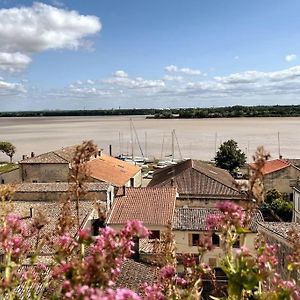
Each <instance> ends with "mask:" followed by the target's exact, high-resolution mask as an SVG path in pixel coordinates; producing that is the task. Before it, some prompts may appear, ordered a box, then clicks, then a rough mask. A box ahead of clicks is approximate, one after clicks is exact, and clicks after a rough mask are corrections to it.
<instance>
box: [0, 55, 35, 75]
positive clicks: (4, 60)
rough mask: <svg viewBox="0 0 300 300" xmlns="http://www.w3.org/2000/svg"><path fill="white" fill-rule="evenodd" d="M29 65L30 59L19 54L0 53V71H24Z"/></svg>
mask: <svg viewBox="0 0 300 300" xmlns="http://www.w3.org/2000/svg"><path fill="white" fill-rule="evenodd" d="M30 63H31V58H30V57H29V56H27V55H25V54H22V53H20V52H15V53H7V52H0V70H3V71H8V72H11V73H13V72H18V71H21V70H24V69H25V68H26V67H27V66H28V65H29V64H30Z"/></svg>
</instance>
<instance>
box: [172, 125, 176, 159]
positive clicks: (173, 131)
mask: <svg viewBox="0 0 300 300" xmlns="http://www.w3.org/2000/svg"><path fill="white" fill-rule="evenodd" d="M174 134H175V129H173V130H172V161H173V160H174Z"/></svg>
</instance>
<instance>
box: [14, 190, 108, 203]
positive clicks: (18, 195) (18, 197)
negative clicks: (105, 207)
mask: <svg viewBox="0 0 300 300" xmlns="http://www.w3.org/2000/svg"><path fill="white" fill-rule="evenodd" d="M67 196H68V194H67V192H56V191H49V192H15V193H14V195H13V200H14V201H60V199H62V197H67ZM107 197H108V195H107V192H106V191H101V192H88V193H87V194H86V195H85V196H84V197H83V199H84V200H93V201H94V200H95V201H97V200H100V201H103V202H105V203H106V201H107ZM83 199H82V200H83Z"/></svg>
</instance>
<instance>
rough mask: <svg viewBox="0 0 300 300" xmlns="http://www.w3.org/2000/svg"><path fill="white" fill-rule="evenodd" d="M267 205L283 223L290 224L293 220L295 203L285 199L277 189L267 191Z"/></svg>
mask: <svg viewBox="0 0 300 300" xmlns="http://www.w3.org/2000/svg"><path fill="white" fill-rule="evenodd" d="M265 205H266V207H267V208H268V209H271V210H272V211H273V213H274V214H276V215H277V216H278V217H279V218H280V219H282V220H283V221H285V222H290V221H291V220H292V216H293V203H292V202H290V201H289V200H288V199H284V197H283V196H282V194H281V193H280V192H279V191H277V190H276V189H272V190H269V191H267V193H266V203H265Z"/></svg>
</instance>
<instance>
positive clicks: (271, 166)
mask: <svg viewBox="0 0 300 300" xmlns="http://www.w3.org/2000/svg"><path fill="white" fill-rule="evenodd" d="M289 166H294V165H293V164H292V163H291V161H290V160H286V159H279V158H278V159H273V160H267V161H266V162H265V164H264V166H263V168H262V173H263V175H268V174H270V173H274V172H277V171H280V170H283V169H285V168H287V167H289ZM249 167H250V168H251V169H256V164H255V162H253V163H250V164H249ZM294 167H295V168H296V166H294Z"/></svg>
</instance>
